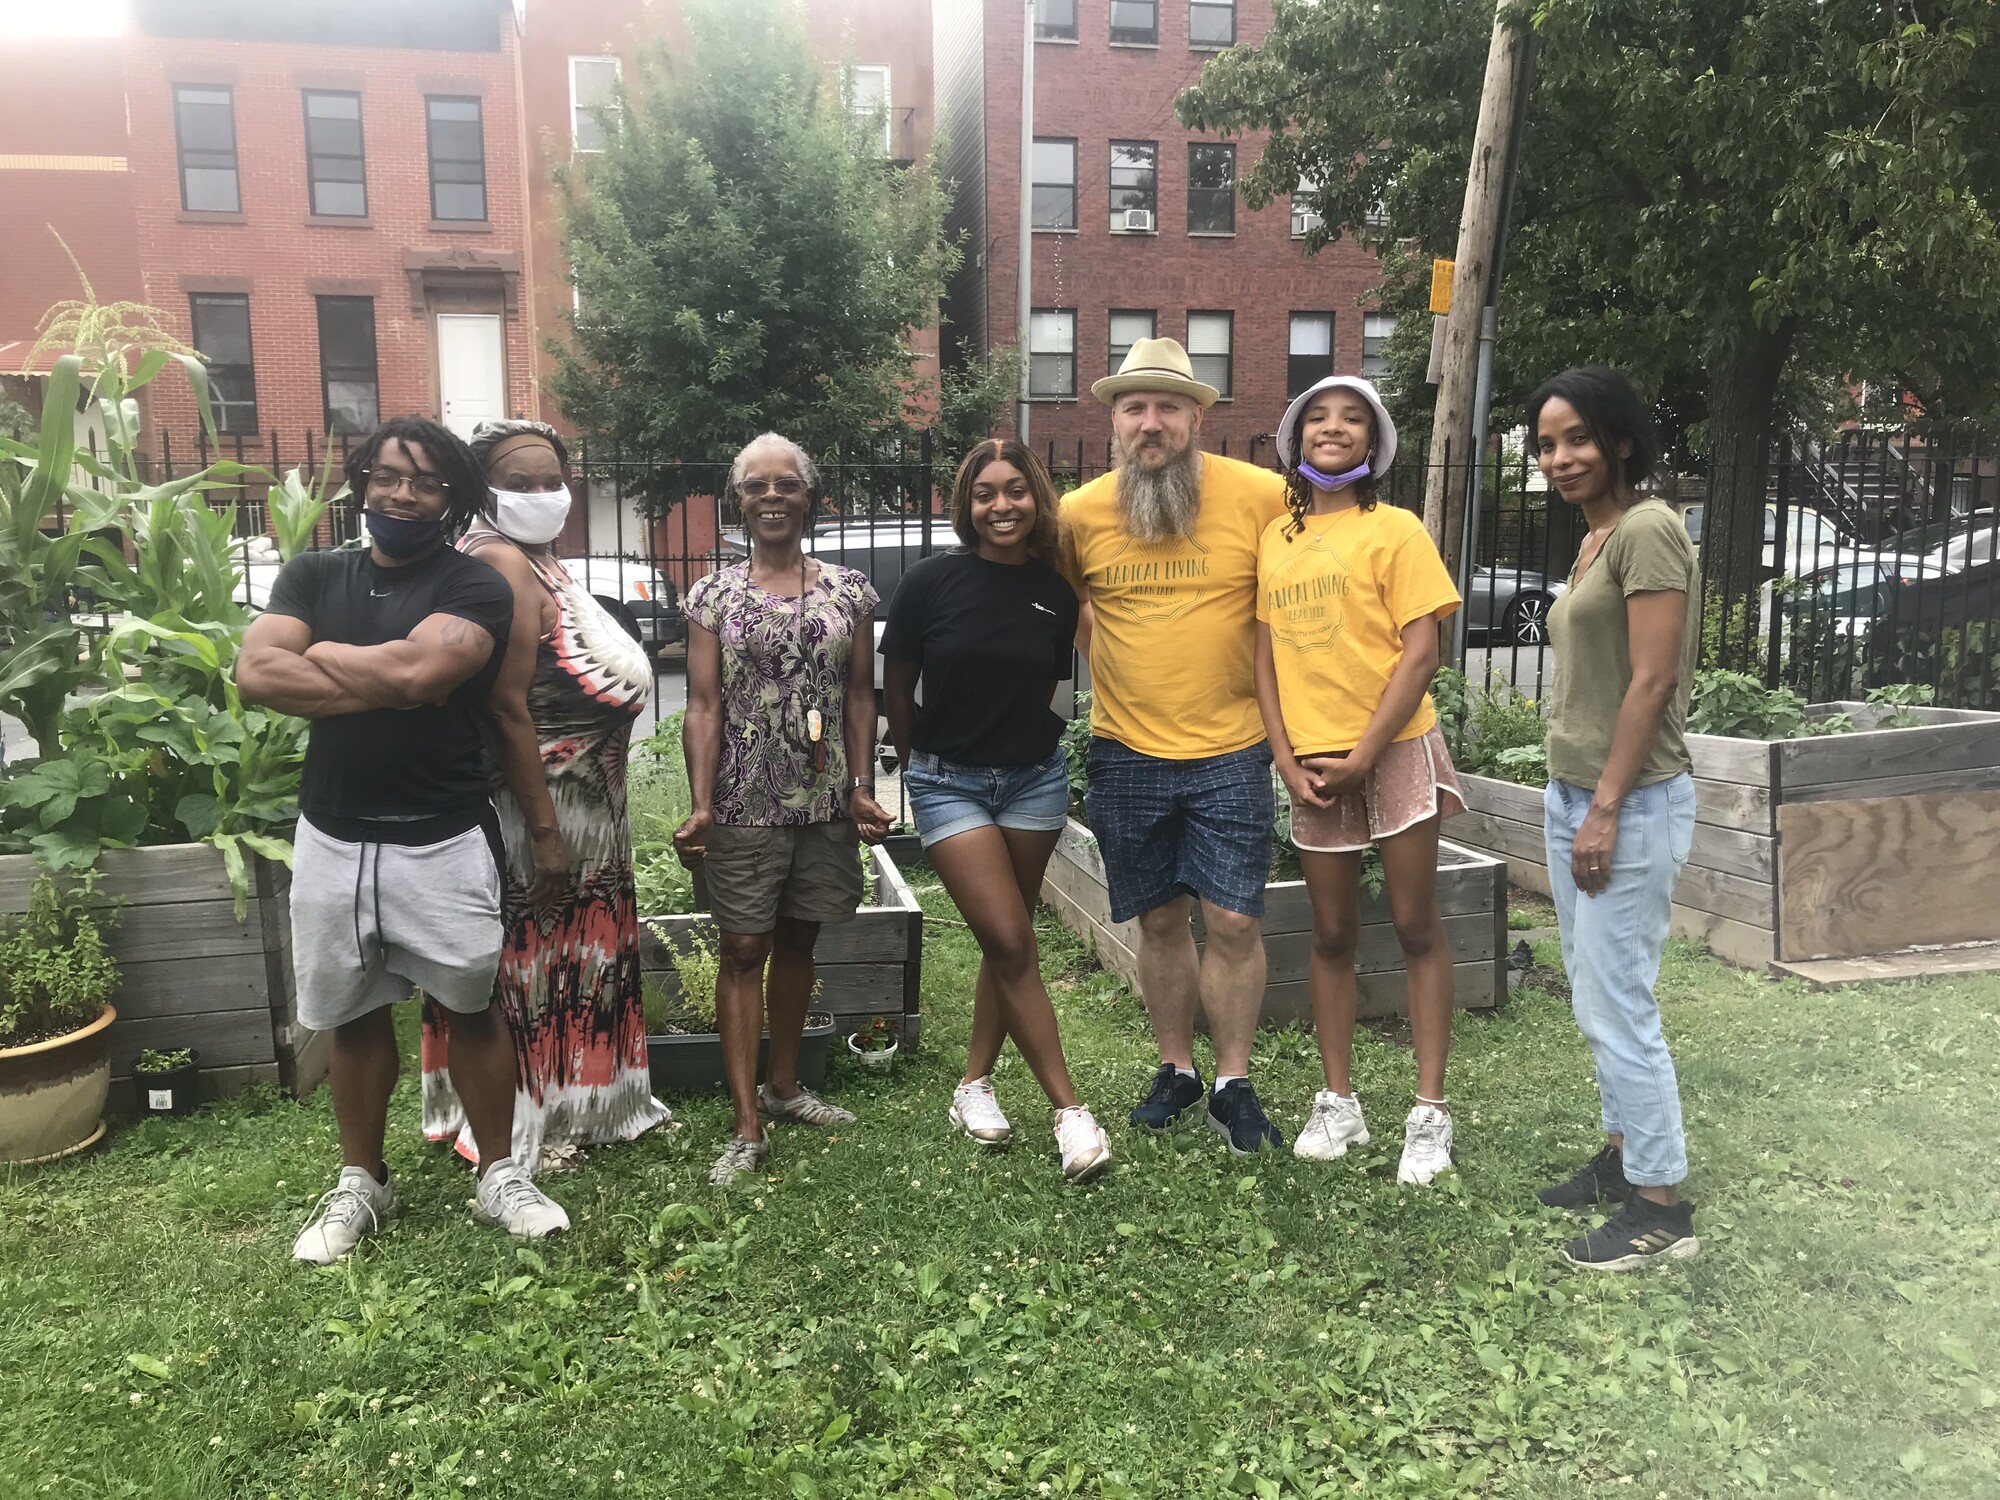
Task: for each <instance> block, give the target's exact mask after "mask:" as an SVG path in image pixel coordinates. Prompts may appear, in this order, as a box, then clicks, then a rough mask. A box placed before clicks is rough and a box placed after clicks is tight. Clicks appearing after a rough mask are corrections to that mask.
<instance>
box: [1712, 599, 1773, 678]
mask: <svg viewBox="0 0 2000 1500" xmlns="http://www.w3.org/2000/svg"><path fill="white" fill-rule="evenodd" d="M1750 602H1751V601H1750V600H1749V599H1748V598H1742V599H1738V600H1737V601H1736V602H1735V603H1734V604H1731V605H1729V606H1728V607H1727V608H1725V607H1724V606H1723V602H1722V595H1721V594H1720V593H1718V592H1717V591H1716V590H1714V589H1710V590H1709V591H1708V592H1707V593H1706V594H1705V595H1704V596H1703V598H1702V610H1701V657H1700V660H1701V665H1702V667H1703V668H1704V669H1706V670H1710V671H1735V672H1754V671H1756V670H1757V667H1758V664H1759V662H1760V660H1761V658H1762V650H1761V645H1762V643H1761V642H1759V641H1758V639H1757V633H1756V631H1755V630H1754V629H1752V627H1751V623H1750V620H1751V617H1750Z"/></svg>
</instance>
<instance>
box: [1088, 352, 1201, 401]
mask: <svg viewBox="0 0 2000 1500" xmlns="http://www.w3.org/2000/svg"><path fill="white" fill-rule="evenodd" d="M1127 391H1172V392H1173V393H1174V394H1175V395H1177V396H1191V397H1193V398H1194V400H1195V402H1196V403H1197V404H1198V405H1201V406H1213V405H1215V403H1216V401H1217V400H1218V399H1219V398H1220V397H1221V395H1222V392H1220V391H1218V390H1217V389H1216V388H1215V387H1214V386H1212V385H1204V384H1202V382H1200V381H1199V380H1196V379H1195V378H1194V365H1193V364H1192V363H1190V362H1189V360H1188V356H1187V350H1185V349H1183V348H1182V347H1181V346H1180V345H1179V344H1177V343H1175V342H1174V341H1173V340H1172V339H1140V340H1139V341H1138V342H1137V343H1136V344H1134V345H1133V346H1132V347H1131V348H1130V349H1128V350H1126V351H1125V362H1124V363H1123V364H1121V365H1120V366H1119V367H1118V373H1117V374H1116V375H1107V376H1105V377H1104V378H1103V379H1102V380H1100V381H1098V382H1097V383H1096V384H1095V385H1093V386H1091V388H1090V394H1091V395H1093V396H1095V397H1096V398H1097V399H1098V400H1099V401H1102V402H1103V403H1104V404H1105V405H1106V406H1109V405H1110V404H1111V403H1112V402H1113V401H1115V400H1116V399H1117V398H1118V397H1120V396H1122V395H1124V394H1125V393H1126V392H1127Z"/></svg>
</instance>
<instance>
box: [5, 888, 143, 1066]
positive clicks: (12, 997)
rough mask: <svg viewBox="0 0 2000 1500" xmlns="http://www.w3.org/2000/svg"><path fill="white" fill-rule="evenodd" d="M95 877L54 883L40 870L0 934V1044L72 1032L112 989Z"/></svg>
mask: <svg viewBox="0 0 2000 1500" xmlns="http://www.w3.org/2000/svg"><path fill="white" fill-rule="evenodd" d="M95 894H96V880H95V879H94V877H86V878H85V879H83V880H82V881H79V882H77V883H76V884H73V885H58V884H57V883H56V881H55V880H54V879H53V878H51V877H50V876H47V875H39V876H37V877H36V878H35V883H34V885H33V887H32V888H31V889H30V890H29V893H28V909H27V911H26V912H24V913H23V914H22V915H20V916H18V917H15V918H13V919H12V920H11V921H9V922H7V923H6V924H5V935H4V936H0V986H4V989H5V997H4V998H0V1047H14V1046H21V1045H23V1044H25V1043H29V1042H36V1041H43V1040H46V1039H48V1038H50V1037H56V1036H62V1035H63V1034H65V1033H66V1032H71V1031H75V1030H77V1029H78V1028H79V1027H81V1026H84V1025H87V1024H88V1023H89V1022H91V1021H94V1020H96V1019H97V1016H98V1014H99V1013H100V1012H101V1011H102V1010H103V1009H104V1007H105V1006H106V1005H107V1004H109V1003H110V1000H111V997H112V995H113V994H115V993H116V992H117V989H118V980H119V970H118V961H117V960H116V959H114V958H113V957H112V956H111V950H110V949H109V947H107V946H106V944H105V941H104V929H105V928H106V927H107V926H108V925H109V924H110V922H111V916H110V914H109V913H108V912H106V911H104V910H102V909H99V908H97V907H96V906H95V905H94V897H95Z"/></svg>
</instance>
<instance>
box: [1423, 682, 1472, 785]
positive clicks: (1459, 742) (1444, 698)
mask: <svg viewBox="0 0 2000 1500" xmlns="http://www.w3.org/2000/svg"><path fill="white" fill-rule="evenodd" d="M1470 697H1471V688H1470V686H1469V685H1468V684H1467V682H1466V680H1465V674H1464V673H1463V672H1461V671H1459V670H1458V668H1457V667H1439V668H1438V669H1437V675H1436V676H1434V677H1433V678H1431V706H1432V707H1433V708H1435V709H1436V710H1437V717H1438V732H1439V733H1440V734H1442V735H1443V736H1444V742H1445V746H1446V748H1447V749H1449V750H1450V751H1451V755H1452V760H1453V761H1454V762H1457V761H1459V760H1460V759H1461V758H1462V756H1463V755H1464V751H1465V721H1466V716H1467V713H1468V712H1469V708H1470V705H1469V701H1468V700H1469V699H1470Z"/></svg>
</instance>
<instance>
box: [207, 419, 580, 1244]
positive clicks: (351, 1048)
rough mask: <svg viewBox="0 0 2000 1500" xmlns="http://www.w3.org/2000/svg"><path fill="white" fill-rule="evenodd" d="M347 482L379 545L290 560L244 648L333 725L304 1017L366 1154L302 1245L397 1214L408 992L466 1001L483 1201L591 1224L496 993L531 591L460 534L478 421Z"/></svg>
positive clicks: (305, 919) (314, 792) (309, 861)
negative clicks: (516, 1140) (514, 630)
mask: <svg viewBox="0 0 2000 1500" xmlns="http://www.w3.org/2000/svg"><path fill="white" fill-rule="evenodd" d="M347 483H348V486H349V489H350V490H351V491H352V493H354V494H356V495H359V496H362V497H363V505H364V509H363V512H362V516H363V519H364V521H365V522H366V523H367V526H368V531H369V535H370V538H371V545H369V546H368V547H367V548H355V549H351V550H341V551H333V552H307V553H302V554H300V555H299V556H298V557H295V558H293V559H292V560H291V561H290V562H288V563H286V564H285V567H284V570H283V571H282V572H280V573H279V575H278V579H277V582H276V583H275V584H274V585H273V586H272V589H271V601H270V604H269V606H268V607H267V608H266V610H265V612H264V613H263V614H262V615H261V616H259V617H258V618H257V620H256V621H255V622H254V623H253V624H252V625H251V626H250V629H249V630H248V631H247V632H246V633H245V635H244V638H243V649H242V651H241V653H240V654H239V655H238V657H237V663H236V683H237V688H238V690H239V691H240V692H241V693H242V695H243V698H244V699H245V701H247V702H251V703H262V704H266V705H268V706H270V707H272V708H276V709H279V710H281V711H283V712H285V713H292V714H297V715H299V716H300V717H301V718H306V719H310V720H312V721H313V724H312V734H311V737H310V739H309V740H308V742H307V746H306V764H305V772H304V775H303V778H302V780H301V783H300V787H299V813H300V816H299V827H298V836H297V839H296V842H295V845H294V853H293V869H292V901H291V908H292V951H293V966H294V969H295V972H296V975H297V981H298V1007H299V1020H300V1022H301V1024H303V1025H305V1026H308V1027H310V1028H312V1029H313V1030H315V1031H330V1032H332V1033H333V1058H332V1069H331V1084H332V1090H333V1112H334V1118H335V1119H336V1120H337V1121H338V1123H339V1126H340V1147H341V1153H342V1156H343V1158H344V1165H343V1166H342V1168H341V1172H340V1177H339V1179H338V1180H337V1181H336V1182H335V1184H334V1186H333V1187H332V1189H331V1190H330V1191H328V1192H327V1193H326V1194H325V1195H324V1196H323V1197H322V1198H321V1199H320V1200H319V1205H318V1207H317V1209H316V1210H315V1212H314V1214H313V1216H312V1219H311V1220H310V1221H309V1222H308V1223H307V1225H306V1227H305V1228H304V1229H303V1230H302V1231H300V1234H299V1237H298V1241H297V1243H296V1244H294V1245H293V1247H292V1255H293V1257H294V1258H295V1259H297V1260H301V1261H307V1262H310V1263H312V1264H315V1265H327V1264H329V1263H331V1262H333V1261H336V1260H338V1259H340V1258H341V1257H342V1256H343V1255H345V1254H347V1252H348V1251H350V1250H352V1249H353V1248H354V1246H355V1245H356V1244H357V1243H358V1242H359V1241H360V1240H361V1238H362V1237H363V1236H364V1235H367V1234H371V1233H373V1232H374V1231H375V1230H376V1229H378V1228H380V1227H381V1225H382V1222H383V1221H384V1220H386V1219H388V1218H389V1217H391V1216H392V1215H393V1214H394V1213H395V1212H396V1208H397V1203H396V1189H395V1185H394V1184H393V1183H392V1182H391V1181H390V1178H389V1168H388V1165H387V1163H386V1162H384V1160H383V1157H382V1146H383V1137H384V1135H385V1133H386V1130H387V1122H388V1113H389V1095H390V1092H391V1090H392V1089H393V1088H394V1087H395V1083H396V1072H397V1049H396V1031H395V1025H394V1022H393V1019H392V1014H391V1011H390V1009H389V1007H390V1006H391V1005H393V1004H394V1003H395V1002H396V1001H398V1000H404V999H408V998H409V995H410V992H411V991H412V990H413V989H421V990H423V991H424V993H425V994H427V995H428V996H430V998H431V999H433V1000H435V1001H436V1002H437V1003H438V1005H439V1006H440V1007H442V1008H443V1009H444V1010H445V1011H446V1012H448V1013H449V1015H450V1043H449V1045H450V1052H451V1074H452V1082H453V1083H454V1084H455V1085H456V1088H457V1092H458V1096H459V1098H460V1099H461V1100H463V1101H464V1104H465V1112H466V1116H467V1118H468V1119H469V1120H470V1122H471V1126H472V1132H473V1135H474V1137H475V1138H476V1139H477V1141H478V1143H479V1147H480V1174H479V1189H478V1195H477V1199H476V1202H475V1207H474V1215H475V1217H477V1218H478V1219H479V1220H480V1221H481V1222H482V1223H487V1224H498V1225H499V1226H501V1227H502V1228H504V1229H506V1230H507V1231H508V1232H509V1233H511V1234H514V1235H516V1236H519V1237H522V1238H528V1239H538V1238H540V1237H541V1236H543V1235H547V1234H553V1233H555V1232H556V1231H558V1230H562V1229H567V1228H568V1227H569V1218H568V1216H567V1215H565V1214H564V1213H563V1211H562V1210H561V1209H560V1208H558V1207H557V1206H556V1205H555V1204H554V1203H552V1202H550V1201H549V1199H548V1198H547V1197H545V1196H544V1195H543V1194H542V1192H541V1191H540V1189H538V1188H537V1187H536V1186H535V1185H534V1183H533V1182H531V1181H530V1180H529V1175H528V1171H527V1169H526V1167H525V1166H523V1165H517V1164H516V1163H515V1161H514V1160H513V1158H512V1155H511V1153H512V1150H513V1144H512V1135H513V1112H514V1044H513V1041H512V1038H511V1037H510V1036H509V1034H508V1029H507V1023H506V1020H505V1018H504V1017H503V1016H502V1015H501V1014H500V1012H499V1010H498V1009H497V1007H496V1006H495V1005H494V1003H493V978H494V974H495V972H496V971H497V970H498V968H499V963H500V946H501V925H500V872H501V868H502V866H503V864H504V861H505V856H504V854H503V852H502V849H501V839H500V829H499V824H498V821H497V819H496V817H495V814H494V810H493V799H492V796H491V794H490V792H489V790H488V783H487V777H486V767H485V763H484V759H483V749H482V746H483V739H484V735H485V733H486V716H487V696H488V694H489V693H490V692H491V691H492V687H493V683H494V679H495V678H496V677H497V676H498V674H499V671H500V665H501V660H502V653H503V650H504V647H505V645H506V642H507V638H508V633H509V631H510V629H511V627H512V624H513V618H514V595H513V591H512V590H511V589H510V588H509V587H508V586H507V582H506V580H505V579H504V578H502V577H501V576H500V575H499V573H497V572H495V571H494V569H493V568H491V567H490V566H488V565H487V564H486V563H483V562H480V561H479V560H478V559H477V558H474V557H470V556H468V555H466V554H465V553H462V552H460V551H458V550H457V549H456V548H454V547H453V546H452V545H451V539H452V537H453V536H454V535H456V534H457V533H458V532H460V531H462V530H463V529H464V528H465V526H466V523H467V522H468V521H470V520H471V519H472V517H473V516H474V514H475V513H477V511H478V510H479V509H480V508H481V506H482V505H483V504H484V503H485V500H486V482H485V479H484V478H483V477H482V475H481V474H480V471H479V465H478V463H477V462H476V461H475V460H474V459H473V457H472V454H471V452H470V450H468V449H467V448H466V446H465V444H464V443H463V442H461V441H460V440H459V439H458V438H457V437H455V436H454V435H452V434H451V433H450V432H448V431H446V430H445V429H444V428H443V427H441V426H439V425H438V424H437V423H435V422H432V421H428V420H426V419H425V418H422V417H396V418H393V419H391V420H390V421H387V422H384V423H383V424H382V425H381V426H380V427H378V428H376V429H375V431H374V432H373V433H371V434H370V435H369V436H368V438H367V440H366V441H365V442H363V443H362V444H361V445H360V446H359V447H358V448H356V449H355V450H354V451H353V452H352V453H351V454H350V455H349V456H348V460H347ZM527 1165H528V1166H531V1165H532V1164H527Z"/></svg>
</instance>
